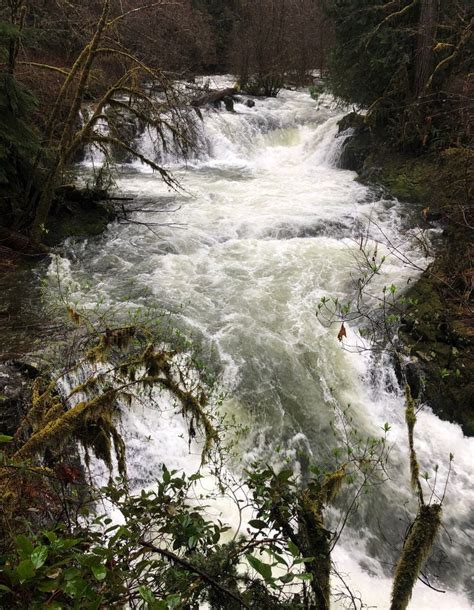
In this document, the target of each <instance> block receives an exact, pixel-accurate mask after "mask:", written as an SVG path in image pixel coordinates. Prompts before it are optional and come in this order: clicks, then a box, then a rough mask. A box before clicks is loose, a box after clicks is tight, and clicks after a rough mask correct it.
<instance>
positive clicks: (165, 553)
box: [140, 539, 250, 610]
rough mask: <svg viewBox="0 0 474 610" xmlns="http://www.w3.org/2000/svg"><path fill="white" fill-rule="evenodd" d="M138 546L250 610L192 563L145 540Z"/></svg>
mask: <svg viewBox="0 0 474 610" xmlns="http://www.w3.org/2000/svg"><path fill="white" fill-rule="evenodd" d="M140 544H141V545H142V546H144V547H145V548H147V549H150V551H153V552H154V553H158V555H161V556H162V557H165V558H166V559H168V561H171V562H173V563H176V564H178V565H179V566H181V567H182V568H184V569H185V570H187V571H188V572H192V573H193V574H197V575H198V576H200V578H202V580H204V581H205V582H207V583H208V584H209V585H211V587H213V588H214V589H217V590H218V591H220V592H221V593H224V595H227V596H228V597H230V598H232V599H233V600H234V601H236V602H238V603H239V604H240V605H241V606H242V607H243V608H249V610H250V606H247V604H246V603H245V602H244V601H243V599H242V598H241V597H239V596H238V595H236V594H235V593H233V592H232V591H230V590H229V589H227V588H226V587H223V586H222V585H221V584H219V583H218V582H217V581H216V580H214V578H212V576H209V574H206V572H204V571H203V570H201V568H198V567H197V566H194V565H193V564H192V563H190V562H189V561H187V560H186V559H183V558H182V557H179V556H178V555H175V553H172V552H171V551H168V550H167V549H160V548H159V547H157V546H155V545H154V544H151V542H147V541H146V540H143V539H142V540H140Z"/></svg>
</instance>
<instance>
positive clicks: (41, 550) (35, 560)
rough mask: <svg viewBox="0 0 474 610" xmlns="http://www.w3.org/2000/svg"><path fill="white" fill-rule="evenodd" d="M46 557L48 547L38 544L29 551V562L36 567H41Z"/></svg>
mask: <svg viewBox="0 0 474 610" xmlns="http://www.w3.org/2000/svg"><path fill="white" fill-rule="evenodd" d="M46 559H48V547H47V546H39V547H37V548H36V549H35V550H34V551H33V552H32V553H31V563H32V564H33V565H34V566H35V568H36V569H38V568H41V567H42V566H44V564H45V563H46Z"/></svg>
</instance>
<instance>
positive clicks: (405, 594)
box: [390, 504, 441, 610]
mask: <svg viewBox="0 0 474 610" xmlns="http://www.w3.org/2000/svg"><path fill="white" fill-rule="evenodd" d="M440 525H441V505H440V504H431V505H430V506H421V508H420V512H419V513H418V515H417V517H416V519H415V521H414V523H413V525H412V526H411V528H410V532H409V534H408V537H407V539H406V541H405V546H404V547H403V551H402V555H401V557H400V560H399V562H398V565H397V569H396V572H395V579H394V583H393V589H392V603H391V606H390V610H405V609H406V608H407V607H408V603H409V601H410V599H411V596H412V591H413V587H414V585H415V582H416V579H417V578H418V575H419V573H420V571H421V569H422V567H423V564H424V562H425V560H426V558H427V557H428V554H429V552H430V550H431V547H432V546H433V542H434V540H435V538H436V534H437V533H438V530H439V527H440Z"/></svg>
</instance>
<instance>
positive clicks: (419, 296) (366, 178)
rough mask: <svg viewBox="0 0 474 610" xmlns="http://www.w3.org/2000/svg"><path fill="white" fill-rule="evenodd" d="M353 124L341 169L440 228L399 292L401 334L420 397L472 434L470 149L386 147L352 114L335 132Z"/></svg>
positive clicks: (473, 156) (473, 180)
mask: <svg viewBox="0 0 474 610" xmlns="http://www.w3.org/2000/svg"><path fill="white" fill-rule="evenodd" d="M347 129H352V130H353V135H352V136H351V137H350V138H349V139H348V140H347V141H346V143H345V146H344V149H343V152H342V155H341V162H340V163H341V167H343V168H345V169H350V170H353V171H356V172H357V173H358V180H359V181H360V182H361V183H363V184H366V185H372V186H377V187H381V188H382V189H384V190H385V191H386V192H388V193H389V194H390V195H392V196H393V197H396V198H397V199H399V200H400V201H407V202H410V203H412V204H414V206H416V207H415V210H414V215H415V216H416V215H417V216H418V217H419V225H420V227H421V228H426V229H427V228H430V227H433V226H436V225H437V226H439V227H441V228H442V237H441V240H439V243H438V244H437V246H436V248H435V259H434V261H433V262H432V264H431V265H430V266H429V267H428V269H426V271H424V273H423V274H422V276H421V277H420V279H419V280H418V281H417V282H416V284H414V285H413V286H412V287H411V288H409V290H408V291H407V292H406V294H405V295H404V296H405V297H406V299H407V300H411V301H412V303H413V304H411V305H407V306H406V307H405V312H404V315H403V317H402V320H401V321H402V324H401V327H400V337H401V339H402V341H403V342H404V343H405V345H406V347H407V350H408V353H409V355H410V360H411V365H410V369H409V374H410V377H411V379H412V385H413V387H414V388H415V389H416V393H417V394H419V397H420V398H421V399H422V400H423V401H426V402H427V403H428V404H429V405H430V406H431V407H432V409H433V411H434V412H435V413H436V414H437V415H439V417H441V418H442V419H445V420H447V421H451V422H456V423H459V424H460V425H461V427H462V429H463V431H464V433H465V434H466V435H469V436H472V435H474V414H473V409H472V396H474V349H473V348H474V317H473V301H472V296H473V295H472V293H473V281H474V269H473V262H472V256H473V247H472V243H473V239H472V238H473V229H472V226H473V223H472V218H470V217H469V214H470V213H471V214H472V192H473V188H474V170H473V167H474V163H473V161H474V153H473V152H472V151H470V150H468V149H457V148H451V149H447V150H444V151H440V152H435V153H430V154H426V155H423V156H412V155H410V154H402V153H400V152H396V151H394V150H392V149H390V148H388V147H387V145H386V144H385V143H384V141H383V139H382V137H381V136H380V135H377V134H374V133H373V132H372V131H371V129H370V128H369V127H368V126H367V125H366V124H365V122H364V119H363V117H361V116H359V115H357V114H355V113H352V114H350V115H348V116H346V117H345V118H344V119H343V120H342V121H341V123H340V130H341V131H345V130H347Z"/></svg>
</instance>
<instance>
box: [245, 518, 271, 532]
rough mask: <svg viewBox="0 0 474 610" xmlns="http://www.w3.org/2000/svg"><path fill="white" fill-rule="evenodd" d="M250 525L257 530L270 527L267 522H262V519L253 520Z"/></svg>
mask: <svg viewBox="0 0 474 610" xmlns="http://www.w3.org/2000/svg"><path fill="white" fill-rule="evenodd" d="M249 525H250V527H254V528H255V529H257V530H263V529H265V528H266V527H268V526H267V524H266V523H265V521H262V520H261V519H252V520H251V521H249Z"/></svg>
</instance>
